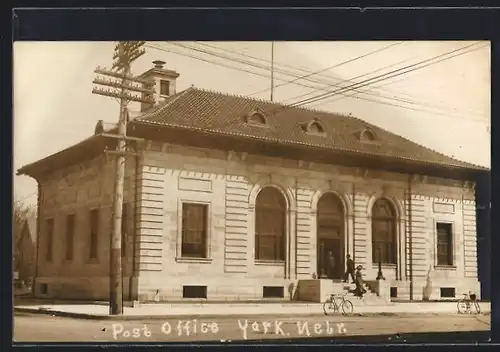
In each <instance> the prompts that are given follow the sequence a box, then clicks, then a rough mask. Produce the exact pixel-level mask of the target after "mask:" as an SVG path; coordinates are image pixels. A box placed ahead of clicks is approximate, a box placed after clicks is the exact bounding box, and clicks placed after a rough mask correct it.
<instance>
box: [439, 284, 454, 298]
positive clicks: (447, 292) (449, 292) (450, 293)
mask: <svg viewBox="0 0 500 352" xmlns="http://www.w3.org/2000/svg"><path fill="white" fill-rule="evenodd" d="M441 298H455V287H441Z"/></svg>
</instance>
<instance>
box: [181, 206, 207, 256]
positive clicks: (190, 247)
mask: <svg viewBox="0 0 500 352" xmlns="http://www.w3.org/2000/svg"><path fill="white" fill-rule="evenodd" d="M207 218H208V205H207V204H193V203H183V204H182V246H181V256H182V257H190V258H206V257H207V234H208V229H207V227H208V224H207Z"/></svg>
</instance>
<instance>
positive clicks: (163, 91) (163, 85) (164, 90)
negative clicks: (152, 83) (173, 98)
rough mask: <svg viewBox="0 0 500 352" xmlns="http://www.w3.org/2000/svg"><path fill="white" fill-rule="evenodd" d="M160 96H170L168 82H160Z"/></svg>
mask: <svg viewBox="0 0 500 352" xmlns="http://www.w3.org/2000/svg"><path fill="white" fill-rule="evenodd" d="M160 95H167V96H168V95H170V82H169V81H165V80H162V81H160Z"/></svg>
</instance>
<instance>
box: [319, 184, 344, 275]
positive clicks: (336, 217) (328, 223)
mask: <svg viewBox="0 0 500 352" xmlns="http://www.w3.org/2000/svg"><path fill="white" fill-rule="evenodd" d="M344 221H345V219H344V206H343V204H342V201H341V199H340V198H339V197H338V196H337V195H335V194H333V193H325V194H324V195H323V196H322V197H321V198H320V199H319V201H318V208H317V262H318V263H317V266H318V268H317V272H318V277H319V278H329V279H333V280H342V276H343V274H344Z"/></svg>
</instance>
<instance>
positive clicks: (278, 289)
mask: <svg viewBox="0 0 500 352" xmlns="http://www.w3.org/2000/svg"><path fill="white" fill-rule="evenodd" d="M262 297H263V298H283V297H285V288H284V287H283V286H264V287H262Z"/></svg>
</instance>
